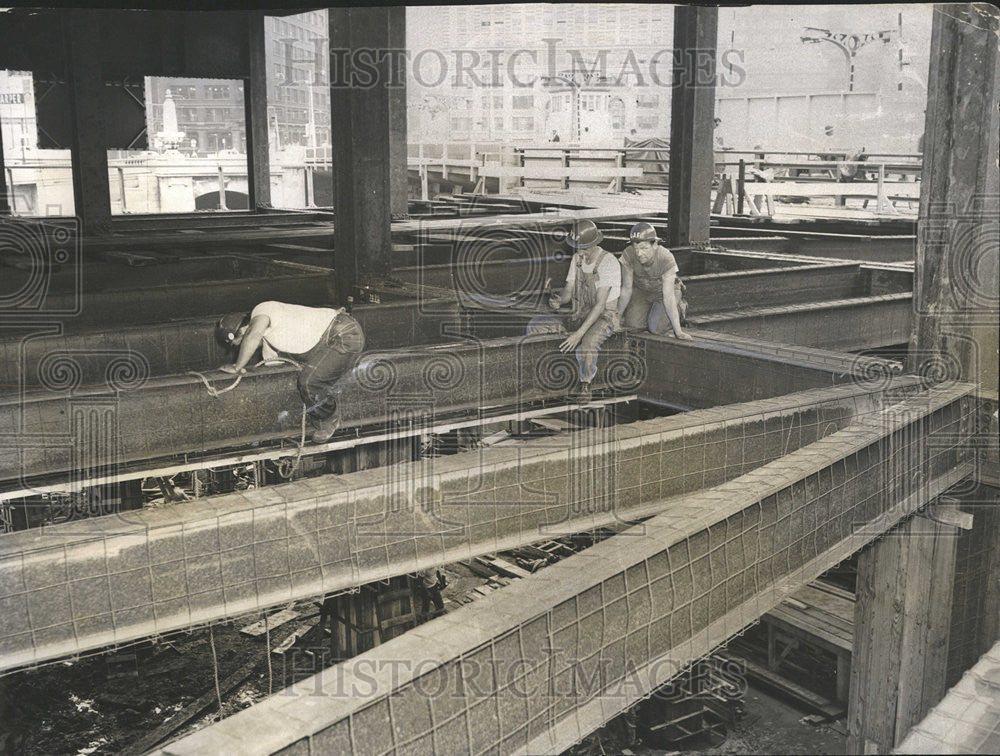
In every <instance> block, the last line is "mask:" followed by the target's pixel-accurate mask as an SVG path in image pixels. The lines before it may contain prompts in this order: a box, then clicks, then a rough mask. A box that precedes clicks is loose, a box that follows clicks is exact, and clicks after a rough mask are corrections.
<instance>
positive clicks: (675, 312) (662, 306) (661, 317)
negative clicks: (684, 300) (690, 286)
mask: <svg viewBox="0 0 1000 756" xmlns="http://www.w3.org/2000/svg"><path fill="white" fill-rule="evenodd" d="M629 239H630V240H631V242H632V243H631V244H629V245H628V246H627V247H625V251H624V252H622V256H621V266H622V292H621V296H620V297H619V299H618V313H619V315H620V316H621V319H622V325H623V326H624V327H625V328H635V329H642V328H648V329H649V330H650V331H651V332H652V333H657V334H660V335H666V334H667V328H666V326H667V323H666V322H664V321H667V322H669V323H670V327H671V328H672V329H673V331H674V335H675V336H676V337H677V338H679V339H686V340H688V341H690V340H691V337H690V336H689V335H688V334H687V333H685V332H684V330H683V329H682V328H681V318H682V317H683V313H682V312H681V292H680V291H679V289H680V288H681V285H680V280H679V279H678V278H677V261H676V260H674V256H673V254H672V253H671V252H670V250H669V249H667V248H666V247H661V246H660V242H659V239H657V238H656V229H654V228H653V227H652V226H651V225H650V224H648V223H636V224H635V225H634V226H632V230H631V231H630V232H629Z"/></svg>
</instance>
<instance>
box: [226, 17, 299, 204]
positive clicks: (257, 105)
mask: <svg viewBox="0 0 1000 756" xmlns="http://www.w3.org/2000/svg"><path fill="white" fill-rule="evenodd" d="M247 28H248V31H249V35H248V48H247V50H248V53H249V64H250V71H249V75H248V76H247V78H246V79H244V80H243V111H244V114H245V118H246V132H247V202H248V207H249V209H250V211H251V212H253V211H254V210H258V209H260V208H266V207H270V206H271V150H270V145H269V140H268V128H267V60H266V45H267V42H266V40H265V38H264V13H263V12H262V11H247ZM308 94H309V96H310V97H312V87H309V89H308ZM236 146H237V145H235V144H234V145H233V147H236Z"/></svg>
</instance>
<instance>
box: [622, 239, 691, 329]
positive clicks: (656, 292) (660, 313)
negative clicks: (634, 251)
mask: <svg viewBox="0 0 1000 756" xmlns="http://www.w3.org/2000/svg"><path fill="white" fill-rule="evenodd" d="M633 259H635V258H633ZM661 269H663V265H662V264H655V265H650V266H649V268H648V269H647V268H646V266H644V265H642V263H639V262H636V263H635V264H634V265H633V266H632V298H631V299H630V300H629V302H628V305H627V306H626V307H625V312H623V313H622V321H623V325H624V326H625V327H626V328H635V329H642V328H648V329H649V331H650V333H656V334H659V335H661V336H667V335H670V334H671V333H672V332H673V328H672V327H671V325H670V319H669V318H668V317H667V313H666V310H664V308H663V283H662V281H663V275H661V274H659V272H660V270H661ZM647 270H650V271H651V272H650V273H648V274H647ZM682 292H683V284H682V283H681V280H680V278H675V279H674V299H675V300H676V302H677V314H678V317H681V318H683V311H682V308H683V306H682V302H683V294H682Z"/></svg>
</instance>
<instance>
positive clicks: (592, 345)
mask: <svg viewBox="0 0 1000 756" xmlns="http://www.w3.org/2000/svg"><path fill="white" fill-rule="evenodd" d="M612 333H614V323H612V321H611V320H610V319H609V318H608V317H607V316H604V315H602V316H601V317H600V318H599V319H598V321H597V322H596V323H594V325H592V326H591V327H590V328H588V329H587V332H586V333H585V334H584V335H583V339H582V340H581V341H580V345H579V346H578V347H577V348H576V360H577V362H578V363H579V365H580V383H587V384H589V383H590V382H591V381H592V380H594V376H595V375H597V352H598V350H599V349H600V348H601V345H602V344H603V343H604V342H605V341H607V340H608V338H609V337H610V336H611V334H612Z"/></svg>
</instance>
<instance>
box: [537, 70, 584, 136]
mask: <svg viewBox="0 0 1000 756" xmlns="http://www.w3.org/2000/svg"><path fill="white" fill-rule="evenodd" d="M555 80H558V81H561V82H563V83H564V84H567V85H569V88H570V97H571V100H570V114H569V115H570V133H571V134H572V135H573V136H574V138H575V140H576V142H577V144H579V142H580V84H579V83H578V82H577V81H575V80H574V79H572V78H570V77H569V76H567V75H565V74H556V75H555V76H543V77H542V84H543V85H544V86H553V84H552V82H553V81H555Z"/></svg>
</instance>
